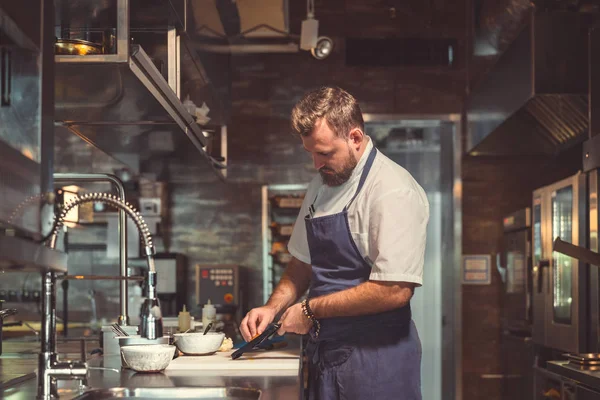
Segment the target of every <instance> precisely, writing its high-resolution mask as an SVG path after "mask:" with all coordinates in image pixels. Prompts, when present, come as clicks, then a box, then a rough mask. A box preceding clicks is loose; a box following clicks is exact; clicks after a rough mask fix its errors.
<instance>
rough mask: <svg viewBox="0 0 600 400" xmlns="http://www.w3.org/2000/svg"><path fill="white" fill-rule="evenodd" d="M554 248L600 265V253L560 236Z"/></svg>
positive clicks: (559, 251) (585, 261)
mask: <svg viewBox="0 0 600 400" xmlns="http://www.w3.org/2000/svg"><path fill="white" fill-rule="evenodd" d="M553 250H554V251H556V252H558V253H561V254H564V255H566V256H569V257H573V258H575V259H577V260H579V261H583V262H584V263H586V264H591V265H596V266H600V254H598V253H596V252H595V251H591V250H589V249H586V248H585V247H581V246H576V245H574V244H572V243H568V242H564V241H562V240H561V239H560V237H557V238H556V239H555V240H554V246H553Z"/></svg>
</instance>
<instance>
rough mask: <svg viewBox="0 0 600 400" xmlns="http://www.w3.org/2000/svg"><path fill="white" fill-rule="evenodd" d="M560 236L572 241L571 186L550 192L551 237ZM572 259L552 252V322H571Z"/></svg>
mask: <svg viewBox="0 0 600 400" xmlns="http://www.w3.org/2000/svg"><path fill="white" fill-rule="evenodd" d="M557 237H560V238H561V239H562V240H564V241H566V242H569V243H573V186H572V185H569V186H566V187H564V188H562V189H559V190H557V191H555V192H554V193H552V239H553V240H554V239H555V238H557ZM572 269H573V259H572V258H571V257H569V256H566V255H564V254H561V253H557V252H553V253H552V277H553V279H552V298H553V304H552V315H553V320H554V322H557V323H560V324H571V322H572V302H573V281H572V272H573V271H572Z"/></svg>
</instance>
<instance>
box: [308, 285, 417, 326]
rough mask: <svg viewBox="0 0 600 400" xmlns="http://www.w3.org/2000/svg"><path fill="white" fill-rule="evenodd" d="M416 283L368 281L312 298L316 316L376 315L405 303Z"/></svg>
mask: <svg viewBox="0 0 600 400" xmlns="http://www.w3.org/2000/svg"><path fill="white" fill-rule="evenodd" d="M414 286H415V285H414V284H412V283H407V282H375V281H367V282H364V283H361V284H360V285H358V286H355V287H353V288H350V289H346V290H342V291H339V292H335V293H331V294H328V295H325V296H321V297H315V298H313V299H311V300H310V302H309V305H310V308H311V309H312V311H313V313H314V314H315V318H317V319H320V318H333V317H351V316H359V315H369V314H377V313H381V312H385V311H390V310H393V309H396V308H400V307H402V306H405V305H406V304H408V302H409V301H410V299H411V297H412V295H413V292H414Z"/></svg>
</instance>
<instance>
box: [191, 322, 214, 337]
mask: <svg viewBox="0 0 600 400" xmlns="http://www.w3.org/2000/svg"><path fill="white" fill-rule="evenodd" d="M212 326H213V323H212V322H211V323H209V324H208V326H207V327H206V329H205V330H204V334H205V335H206V334H207V333H208V331H210V328H212ZM188 330H189V329H188Z"/></svg>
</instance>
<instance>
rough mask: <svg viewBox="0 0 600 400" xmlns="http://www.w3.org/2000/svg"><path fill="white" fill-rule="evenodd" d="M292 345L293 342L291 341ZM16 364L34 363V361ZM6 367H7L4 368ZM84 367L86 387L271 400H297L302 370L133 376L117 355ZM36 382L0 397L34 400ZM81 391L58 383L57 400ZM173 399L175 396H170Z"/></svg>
mask: <svg viewBox="0 0 600 400" xmlns="http://www.w3.org/2000/svg"><path fill="white" fill-rule="evenodd" d="M292 343H293V341H292ZM292 343H290V347H289V348H288V349H294V350H295V351H296V353H297V355H298V357H300V356H301V349H300V344H299V341H298V343H296V344H292ZM10 361H16V360H10V359H1V360H0V365H2V367H3V372H4V369H5V368H7V369H9V370H10V369H12V365H10V366H8V363H9V362H10ZM19 361H25V362H30V363H31V362H32V363H33V365H36V364H37V358H30V359H24V360H21V359H19ZM7 366H8V367H7ZM88 366H90V367H92V368H107V369H91V370H90V371H89V373H88V387H89V388H114V387H126V388H152V387H160V388H177V387H188V388H189V387H191V388H193V387H226V386H227V387H242V388H253V389H258V390H260V391H261V396H260V400H275V399H286V400H287V399H301V398H302V390H303V380H302V379H301V374H302V371H301V370H299V371H298V374H296V375H291V374H290V373H289V371H281V370H277V369H273V370H269V369H260V370H251V369H250V370H249V369H244V370H235V369H228V370H219V369H215V370H206V369H205V370H180V369H176V370H165V371H164V372H162V373H150V374H144V373H136V372H135V371H132V370H129V369H121V360H120V356H107V357H95V358H91V359H89V360H88ZM36 393H37V379H35V378H34V377H32V378H31V379H29V380H27V381H25V382H22V383H18V384H15V385H13V386H11V387H10V388H5V389H0V398H2V399H6V400H25V399H27V400H29V399H33V398H35V397H36ZM81 393H82V392H81V391H80V389H79V387H78V383H77V382H76V381H60V382H59V394H60V399H66V400H70V399H73V398H75V397H77V396H78V395H80V394H81ZM174 397H176V396H175V395H174Z"/></svg>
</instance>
